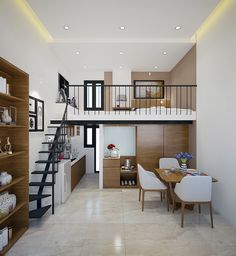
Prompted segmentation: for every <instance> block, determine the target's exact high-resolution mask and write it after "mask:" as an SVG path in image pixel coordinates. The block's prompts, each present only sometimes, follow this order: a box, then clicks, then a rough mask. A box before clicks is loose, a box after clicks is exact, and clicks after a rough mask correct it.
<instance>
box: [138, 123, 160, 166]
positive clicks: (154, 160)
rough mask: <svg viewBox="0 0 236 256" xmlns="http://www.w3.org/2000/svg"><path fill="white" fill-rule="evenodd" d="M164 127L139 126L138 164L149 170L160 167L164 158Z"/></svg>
mask: <svg viewBox="0 0 236 256" xmlns="http://www.w3.org/2000/svg"><path fill="white" fill-rule="evenodd" d="M163 127H164V126H163V125H138V127H137V144H136V145H137V150H136V152H137V163H139V164H141V165H142V166H143V167H144V168H145V169H147V170H150V171H151V170H153V169H154V168H156V167H158V165H159V164H158V163H159V159H160V157H162V156H163Z"/></svg>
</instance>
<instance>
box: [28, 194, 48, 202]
mask: <svg viewBox="0 0 236 256" xmlns="http://www.w3.org/2000/svg"><path fill="white" fill-rule="evenodd" d="M50 196H52V195H51V194H43V195H38V194H29V201H30V202H33V201H37V200H41V199H43V198H46V197H50Z"/></svg>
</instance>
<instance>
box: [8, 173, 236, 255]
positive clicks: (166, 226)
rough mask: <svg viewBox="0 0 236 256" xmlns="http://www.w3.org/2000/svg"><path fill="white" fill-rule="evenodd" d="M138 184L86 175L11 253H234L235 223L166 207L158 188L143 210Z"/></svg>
mask: <svg viewBox="0 0 236 256" xmlns="http://www.w3.org/2000/svg"><path fill="white" fill-rule="evenodd" d="M137 199H138V190H135V189H127V190H122V189H113V190H112V189H109V190H99V189H98V175H96V174H90V175H85V176H84V178H83V179H82V181H81V182H80V184H79V187H77V188H76V189H75V190H74V192H73V193H72V195H71V197H70V198H69V200H68V201H67V203H66V204H64V205H60V206H58V207H57V208H56V211H55V215H54V216H52V215H48V216H45V218H43V219H42V220H33V221H32V222H31V224H30V228H29V230H28V231H27V232H26V234H25V235H24V236H23V237H22V239H20V240H19V241H18V242H17V243H16V245H15V246H14V247H13V248H12V250H11V251H10V252H9V253H8V254H7V255H8V256H10V255H11V256H13V255H14V256H15V255H17V256H31V255H34V256H56V255H57V256H62V255H67V256H79V255H83V256H89V255H91V256H94V255H96V256H99V255H103V256H108V255H109V256H110V255H127V256H128V255H133V256H134V255H135V256H138V255H145V256H150V255H155V256H158V255H160V256H174V255H175V256H189V255H192V256H206V255H207V256H234V255H236V246H235V245H236V229H234V228H233V227H231V226H230V225H229V224H227V223H226V222H225V221H224V219H223V218H222V217H221V216H220V215H218V214H214V222H215V223H214V224H215V228H214V229H211V228H210V224H209V216H208V212H207V211H204V210H205V209H203V213H202V214H201V215H200V216H199V215H198V213H197V212H194V213H193V212H190V211H187V210H186V218H185V228H184V229H181V228H180V225H179V220H180V218H179V217H180V216H179V211H177V212H176V213H175V214H172V213H171V212H169V213H168V212H167V211H166V204H165V203H164V202H163V203H161V202H160V197H159V194H156V195H155V193H150V194H149V193H147V201H146V202H145V211H144V212H141V209H140V206H141V205H140V203H139V202H138V200H137Z"/></svg>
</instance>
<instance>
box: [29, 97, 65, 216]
mask: <svg viewBox="0 0 236 256" xmlns="http://www.w3.org/2000/svg"><path fill="white" fill-rule="evenodd" d="M67 109H68V101H66V107H65V111H64V114H63V117H62V120H61V123H60V125H59V126H58V127H57V128H56V133H55V135H54V139H53V141H52V142H51V143H48V144H49V145H48V153H49V155H48V159H47V160H45V161H44V160H43V161H36V163H45V164H46V165H45V168H44V171H36V172H33V174H39V173H41V174H42V178H41V181H40V182H39V183H37V184H36V183H34V182H32V183H31V184H30V185H33V186H34V185H36V186H39V188H38V192H37V196H38V197H37V196H36V198H40V199H37V210H39V211H40V209H42V199H43V198H44V194H43V192H44V188H45V187H46V186H51V189H52V190H51V197H52V214H54V208H55V207H54V206H55V203H54V197H55V187H54V186H55V183H56V173H57V172H58V163H59V154H60V153H61V152H63V150H64V144H65V142H66V121H67ZM45 152H47V151H42V152H41V153H45ZM50 168H51V170H50ZM49 174H50V175H52V180H51V182H47V178H48V175H49ZM45 197H46V196H45ZM31 198H33V199H34V197H31ZM48 208H50V207H49V206H48ZM34 212H35V211H34ZM32 216H33V217H34V215H32ZM36 216H37V214H36ZM40 217H41V216H40Z"/></svg>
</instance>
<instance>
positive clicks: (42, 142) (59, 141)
mask: <svg viewBox="0 0 236 256" xmlns="http://www.w3.org/2000/svg"><path fill="white" fill-rule="evenodd" d="M53 143H54V142H53V141H52V142H42V144H53ZM57 144H65V142H61V141H59V142H57Z"/></svg>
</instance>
